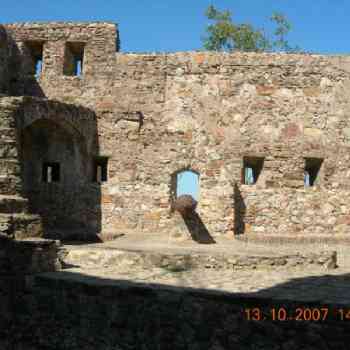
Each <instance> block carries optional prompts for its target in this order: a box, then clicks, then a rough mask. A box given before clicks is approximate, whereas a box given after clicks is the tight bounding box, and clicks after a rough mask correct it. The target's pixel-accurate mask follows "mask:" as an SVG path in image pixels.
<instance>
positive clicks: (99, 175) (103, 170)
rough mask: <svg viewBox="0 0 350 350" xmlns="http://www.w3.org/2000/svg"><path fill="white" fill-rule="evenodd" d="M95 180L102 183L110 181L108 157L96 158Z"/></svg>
mask: <svg viewBox="0 0 350 350" xmlns="http://www.w3.org/2000/svg"><path fill="white" fill-rule="evenodd" d="M93 181H94V182H97V183H101V182H107V181H108V158H107V157H99V158H96V159H95V160H94V178H93Z"/></svg>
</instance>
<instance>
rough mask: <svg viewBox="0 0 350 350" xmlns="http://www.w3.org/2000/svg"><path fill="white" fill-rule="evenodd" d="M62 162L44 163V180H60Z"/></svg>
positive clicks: (47, 181) (46, 181) (50, 181)
mask: <svg viewBox="0 0 350 350" xmlns="http://www.w3.org/2000/svg"><path fill="white" fill-rule="evenodd" d="M60 177H61V174H60V163H52V162H51V163H44V164H43V182H45V183H52V182H59V181H60Z"/></svg>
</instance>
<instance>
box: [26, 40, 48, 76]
mask: <svg viewBox="0 0 350 350" xmlns="http://www.w3.org/2000/svg"><path fill="white" fill-rule="evenodd" d="M43 49H44V43H43V42H42V41H27V42H26V43H25V50H24V59H25V66H26V72H27V73H28V74H30V75H34V76H36V77H39V76H40V75H41V72H42V68H43Z"/></svg>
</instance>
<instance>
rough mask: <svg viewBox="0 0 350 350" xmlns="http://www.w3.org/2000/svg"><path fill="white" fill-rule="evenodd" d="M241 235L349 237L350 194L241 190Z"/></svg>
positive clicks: (299, 190)
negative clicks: (331, 235) (332, 235)
mask: <svg viewBox="0 0 350 350" xmlns="http://www.w3.org/2000/svg"><path fill="white" fill-rule="evenodd" d="M242 187H243V188H242V189H241V196H242V202H241V208H240V209H237V210H240V213H239V214H238V213H237V217H238V216H240V218H241V220H242V224H243V227H241V231H240V233H245V234H248V235H249V233H252V234H267V235H269V234H271V235H276V234H277V235H278V234H281V233H285V234H287V235H289V236H292V235H294V236H296V237H297V236H303V235H305V236H308V237H312V236H320V237H322V236H324V235H329V234H334V238H337V237H338V236H341V235H348V234H349V218H350V211H349V202H348V201H349V199H348V198H349V195H350V193H349V191H347V190H341V191H339V190H335V189H334V190H327V189H319V188H318V189H316V188H315V189H313V188H310V189H280V188H277V189H276V188H273V189H260V190H258V191H256V190H255V189H254V188H251V187H250V186H242Z"/></svg>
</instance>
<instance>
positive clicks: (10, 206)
mask: <svg viewBox="0 0 350 350" xmlns="http://www.w3.org/2000/svg"><path fill="white" fill-rule="evenodd" d="M27 211H28V199H25V198H23V197H19V196H4V195H0V213H3V214H13V213H27Z"/></svg>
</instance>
